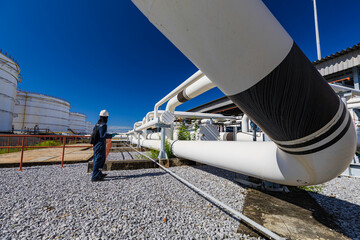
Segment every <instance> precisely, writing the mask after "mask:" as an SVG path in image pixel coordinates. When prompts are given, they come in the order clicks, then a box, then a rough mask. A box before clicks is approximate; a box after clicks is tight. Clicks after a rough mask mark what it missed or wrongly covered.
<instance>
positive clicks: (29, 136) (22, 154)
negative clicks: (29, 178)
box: [0, 134, 111, 171]
mask: <svg viewBox="0 0 360 240" xmlns="http://www.w3.org/2000/svg"><path fill="white" fill-rule="evenodd" d="M0 137H7V138H8V146H0V149H11V148H21V157H20V166H19V169H18V171H22V170H23V168H22V165H23V159H24V151H25V148H31V149H37V148H39V149H42V148H62V149H63V151H62V158H61V166H60V167H64V158H65V149H66V148H84V147H92V146H93V145H76V146H75V145H72V146H68V145H66V142H67V139H78V138H90V136H59V135H24V134H19V135H14V134H4V135H0ZM10 138H18V139H19V140H18V144H19V142H20V138H21V145H17V146H10ZM28 138H33V144H34V143H35V140H34V139H35V138H39V143H38V144H39V146H33V145H28V144H27V140H28ZM42 138H45V140H47V139H51V138H53V140H62V145H59V146H40V144H41V139H42ZM25 140H26V141H25ZM110 148H111V143H110V147H109V151H110ZM8 152H9V150H8ZM107 155H108V153H107ZM107 155H106V156H107Z"/></svg>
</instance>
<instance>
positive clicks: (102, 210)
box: [0, 164, 246, 239]
mask: <svg viewBox="0 0 360 240" xmlns="http://www.w3.org/2000/svg"><path fill="white" fill-rule="evenodd" d="M86 169H87V164H73V165H67V166H66V167H65V168H59V166H57V165H54V166H40V167H28V168H26V169H25V170H24V171H23V172H17V171H16V170H15V169H14V168H8V169H0V174H1V178H0V199H1V202H0V239H145V238H151V239H155V238H156V239H223V238H230V239H239V238H241V237H243V236H242V235H241V234H238V233H236V230H237V227H238V225H239V222H238V220H236V219H234V218H232V217H231V216H229V215H227V214H226V213H225V212H223V211H221V210H220V209H219V208H217V207H215V206H214V205H213V204H211V203H209V202H208V201H206V200H205V199H203V198H202V197H200V196H199V195H197V194H196V193H194V192H193V191H191V190H190V189H188V188H187V187H186V186H184V185H183V184H181V183H180V182H178V181H177V180H176V179H174V178H173V177H171V176H170V175H168V174H166V173H165V172H163V171H162V170H161V169H141V170H122V171H111V172H109V175H108V177H107V181H104V182H91V181H90V177H91V176H90V173H86ZM171 170H173V171H174V172H176V173H177V174H179V175H180V176H182V177H184V178H185V179H187V180H189V181H190V182H192V183H193V184H194V185H196V186H198V187H200V188H201V189H203V190H205V191H207V192H208V193H210V194H212V195H213V196H214V197H216V198H218V199H219V200H221V201H223V202H225V203H227V204H229V205H230V206H231V207H233V208H234V209H237V210H238V211H241V210H242V205H243V202H244V198H245V194H246V190H245V189H244V188H242V187H241V186H239V185H237V184H235V183H233V182H232V181H229V179H232V177H233V175H232V173H230V172H228V171H226V170H220V169H216V168H213V167H209V166H201V167H197V168H193V167H176V168H171ZM245 239H246V238H245Z"/></svg>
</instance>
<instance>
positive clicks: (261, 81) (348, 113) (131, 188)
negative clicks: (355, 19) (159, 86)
mask: <svg viewBox="0 0 360 240" xmlns="http://www.w3.org/2000/svg"><path fill="white" fill-rule="evenodd" d="M132 2H133V3H134V5H135V6H136V7H137V8H138V10H140V12H141V13H142V14H143V15H144V16H145V17H146V18H147V19H148V20H149V21H150V23H151V24H152V25H154V26H155V27H156V28H157V29H158V30H159V31H160V32H161V33H162V34H163V35H164V36H165V37H166V38H167V39H168V40H169V41H170V42H171V43H172V44H173V45H174V46H175V47H177V48H178V49H179V50H180V52H181V53H183V54H184V56H185V57H187V58H188V59H189V60H190V61H191V62H192V63H193V64H194V66H196V68H197V71H196V72H194V73H192V75H190V74H189V76H188V77H187V78H186V79H176V80H177V81H178V82H179V83H180V84H179V85H178V86H177V87H175V88H174V89H173V90H171V91H170V92H168V93H167V94H166V95H165V96H159V95H157V96H156V97H158V99H157V101H156V102H153V104H152V105H151V109H148V111H146V112H143V113H142V115H141V117H140V118H139V119H138V120H137V121H136V122H134V123H133V125H132V126H131V128H130V129H129V130H128V129H126V130H128V131H127V132H125V133H118V134H116V133H113V134H110V132H112V130H113V131H114V132H120V131H121V130H122V128H123V127H121V126H119V127H118V128H119V129H116V128H115V127H108V126H107V125H106V124H107V120H108V117H109V113H108V111H106V110H102V111H101V112H100V120H99V121H98V124H97V125H96V127H94V126H93V124H92V123H91V122H89V121H87V116H86V115H85V114H82V113H78V112H73V111H71V107H72V105H71V103H70V102H68V101H66V100H64V99H61V98H59V97H54V96H49V95H46V94H43V93H34V92H28V91H24V90H21V89H20V88H19V86H18V85H19V83H21V82H22V76H21V74H20V72H21V71H20V66H19V64H18V63H17V62H16V61H15V60H14V59H13V58H12V57H10V56H9V55H7V54H5V53H3V52H0V151H1V154H3V155H2V156H3V158H0V165H1V164H2V165H1V166H0V167H3V168H10V167H14V166H16V167H17V166H19V168H18V169H17V170H18V171H23V167H24V168H26V170H27V168H29V169H30V168H31V167H32V166H39V165H50V164H51V165H55V164H58V165H60V168H59V167H54V166H46V167H45V166H41V167H39V168H31V171H28V173H30V174H23V175H21V173H19V174H16V178H14V179H15V180H16V183H15V184H8V183H6V184H7V185H10V186H11V187H12V188H14V189H16V188H18V189H20V190H21V191H22V193H26V194H28V193H30V197H23V196H22V195H21V194H19V196H21V197H23V199H24V201H26V208H24V207H23V205H21V204H23V202H22V201H17V198H19V197H18V196H17V195H15V194H12V193H13V192H14V191H13V189H10V188H9V187H7V186H3V185H1V184H0V189H5V191H2V193H1V194H3V195H4V196H5V197H4V199H6V200H7V201H4V202H5V203H6V204H8V203H10V205H9V207H7V208H4V209H10V210H11V211H10V210H9V211H4V212H5V213H4V214H3V215H4V219H5V220H4V221H3V222H1V224H0V232H1V231H2V227H3V228H4V229H5V228H8V229H10V230H7V229H5V231H3V233H5V234H7V233H8V232H11V231H12V232H13V233H12V234H14V235H16V234H19V233H20V234H22V233H21V231H19V230H18V227H19V226H18V225H20V224H18V225H17V223H16V221H18V220H19V219H20V220H22V218H24V217H26V215H25V213H26V211H29V210H28V209H31V210H34V209H36V211H42V212H41V214H39V216H37V218H36V220H34V221H35V222H29V223H27V224H30V223H35V224H31V225H34V226H35V227H34V228H32V229H31V231H32V232H33V233H36V236H43V237H44V238H45V237H47V235H46V234H47V233H46V234H42V235H39V233H41V231H42V230H38V229H40V227H39V226H40V225H41V226H42V225H44V224H40V225H39V224H38V223H43V222H45V223H46V224H45V225H44V228H46V231H47V230H48V229H51V228H52V227H53V226H55V227H56V228H59V226H61V227H60V228H64V229H65V230H64V231H63V232H61V234H59V236H60V237H65V238H71V237H72V238H84V237H87V236H90V238H91V237H94V238H95V237H97V236H96V231H97V230H99V228H96V227H97V225H99V226H100V227H102V228H104V229H105V230H106V231H107V232H106V231H105V230H104V232H101V233H100V235H99V239H100V238H101V239H102V238H116V239H132V238H136V239H143V238H144V239H145V238H146V239H152V238H154V239H178V238H179V239H180V238H181V239H182V238H185V239H187V238H189V239H190V238H191V239H192V238H194V239H205V237H203V236H206V237H208V236H211V237H209V238H211V239H225V238H228V236H227V235H221V234H222V232H223V229H229V228H228V227H229V225H230V226H231V225H232V224H234V222H235V223H238V224H240V225H238V226H239V227H238V228H237V230H236V229H235V230H234V229H231V230H227V231H228V232H230V233H231V234H232V235H231V237H229V238H231V239H242V237H243V236H242V235H236V234H239V233H241V234H243V232H242V231H243V230H244V236H245V237H244V239H248V238H247V235H248V234H249V236H252V235H251V234H250V233H249V232H251V231H253V232H254V233H252V234H254V237H255V238H256V239H262V237H264V238H266V239H277V240H282V239H348V238H347V237H350V238H353V239H359V237H360V232H359V226H360V223H359V221H358V220H359V219H358V216H359V214H360V205H359V204H360V200H359V198H358V192H359V189H360V188H359V186H360V184H359V183H360V182H359V180H360V178H359V177H360V161H359V157H360V76H359V75H360V43H359V44H356V45H354V46H349V47H348V48H346V49H344V50H341V51H339V52H336V53H333V54H331V55H329V56H326V57H323V58H321V56H320V51H318V60H316V61H313V62H311V61H310V60H309V59H308V57H307V56H306V55H305V54H304V53H303V52H302V50H301V49H300V47H299V46H298V45H297V43H296V42H295V41H294V40H293V39H292V37H291V36H290V35H289V34H288V32H287V31H286V30H285V29H284V28H283V26H282V25H281V24H280V23H279V22H278V20H277V19H276V18H275V17H274V16H273V14H272V13H271V12H270V10H269V9H268V8H267V7H266V5H265V4H264V3H263V2H262V1H261V0H240V1H216V0H212V1H185V0H184V1H175V0H174V1H168V0H157V1H152V0H132ZM313 3H314V8H315V9H316V0H313ZM315 12H316V10H315ZM143 20H144V19H143ZM315 22H317V15H316V13H315ZM316 28H317V26H316ZM318 40H319V39H318V36H317V43H318V50H320V47H319V42H318ZM214 88H219V90H220V91H221V92H222V93H223V94H224V96H223V97H221V98H218V99H215V100H211V101H209V102H206V103H204V104H202V105H199V106H196V107H193V108H192V109H189V110H187V111H179V109H177V108H178V107H179V106H180V105H182V104H183V103H185V102H187V101H191V100H192V99H194V98H196V97H198V96H199V95H201V94H203V93H206V92H208V91H210V90H211V89H214ZM134 94H135V92H134ZM138 95H139V94H138ZM116 97H117V96H116ZM123 112H125V111H123ZM117 130H119V131H117ZM90 134H91V135H90ZM24 155H25V156H24ZM14 159H15V160H14ZM75 163H76V164H75ZM23 164H24V166H23ZM64 164H66V165H68V164H74V165H72V166H71V167H68V168H67V167H66V166H64ZM85 165H86V166H87V173H85V171H84V170H85ZM41 168H42V169H41ZM151 168H154V170H152V169H151ZM44 169H45V170H46V171H49V172H45V171H44V172H42V171H43V170H44ZM102 171H104V172H105V171H108V172H107V173H106V174H103V173H102ZM110 171H114V172H110ZM116 171H117V172H116ZM163 171H164V172H166V173H167V174H164V172H163ZM3 172H4V176H5V177H8V179H10V180H11V178H12V175H11V174H9V172H10V171H5V170H4V171H3ZM91 172H92V174H91ZM14 175H15V174H14ZM35 175H36V177H35V178H34V177H33V176H35ZM19 176H21V177H19ZM27 177H31V178H30V179H26V178H27ZM57 177H58V179H57ZM84 180H85V181H84ZM87 180H89V182H90V181H91V184H90V183H87V182H86V181H87ZM103 181H104V182H103ZM172 181H174V182H172ZM93 182H94V183H93ZM98 182H103V183H98ZM192 182H193V183H195V184H193V183H192ZM95 184H99V185H97V186H96V187H94V186H95ZM101 184H103V185H101ZM23 186H25V187H26V189H25V190H24V188H23ZM39 186H40V187H39ZM99 186H100V187H99ZM32 187H33V188H32ZM72 188H73V189H72ZM324 188H326V189H324ZM30 189H32V191H31V190H30ZM49 189H50V190H51V191H48V190H49ZM54 189H55V190H54ZM79 189H80V190H81V191H79ZM94 189H95V190H96V189H100V190H99V191H98V190H96V191H95V192H94ZM114 189H116V191H114ZM11 191H13V192H11ZM21 191H20V192H21ZM310 192H311V193H310ZM9 193H11V194H9ZM79 193H80V194H79ZM191 194H193V195H191ZM326 194H327V195H326ZM342 194H343V195H346V196H345V197H343V195H342ZM10 195H11V196H10ZM0 196H1V195H0ZM8 196H9V197H8ZM14 196H15V197H14ZM327 196H328V197H327ZM11 198H14V199H16V203H17V202H20V203H21V204H19V205H16V204H14V203H12V202H11V200H9V199H11ZM54 199H55V200H54ZM309 199H310V200H309ZM319 199H320V200H319ZM89 201H90V202H91V204H89ZM74 203H75V204H74ZM39 204H42V205H43V206H42V205H41V206H40V205H39ZM50 204H51V205H50ZM12 205H13V206H15V207H16V208H15V207H13V206H12ZM329 206H330V207H329ZM94 207H95V208H96V211H93V209H94ZM331 207H332V208H333V209H335V211H329V208H331ZM69 209H71V211H69ZM85 209H86V211H85ZM254 209H255V210H256V211H255V210H254ZM53 210H54V211H53ZM331 210H332V209H331ZM34 211H35V210H34ZM34 211H30V215H29V216H30V217H29V219H30V218H33V213H34ZM8 212H10V213H8ZM23 212H24V213H23ZM98 212H100V213H101V214H102V215H101V219H100V218H99V217H98ZM20 213H21V214H23V215H21V214H20ZM83 213H86V214H83ZM138 213H140V214H138ZM174 213H176V214H174ZM51 214H56V216H55V215H54V217H49V216H52V215H51ZM94 214H95V215H94ZM18 215H19V216H18ZM193 216H195V217H193ZM343 216H346V217H343ZM349 216H350V217H349ZM41 218H42V219H45V220H44V221H43V220H40V219H41ZM137 218H138V219H137ZM51 219H53V220H51ZM194 219H195V221H193V220H194ZM228 219H230V220H231V221H228ZM354 219H355V220H354ZM75 220H76V221H75ZM97 220H100V222H101V224H98V223H99V222H97ZM55 221H56V222H55ZM62 221H63V222H62ZM65 221H66V224H65V223H64V222H65ZM82 221H87V222H86V224H83V222H82ZM7 222H9V224H8V223H7ZM192 222H194V224H193V223H192ZM15 223H16V224H15ZM62 223H64V225H61V224H62ZM114 223H116V225H114ZM213 223H216V224H214V227H212V224H213ZM244 223H245V224H244ZM314 223H315V224H314ZM5 224H8V225H5ZM67 224H68V225H67ZM76 224H79V225H76ZM161 224H162V225H161ZM337 224H338V225H341V228H342V229H340V228H338V226H337ZM24 225H25V231H27V230H26V229H28V228H29V227H28V226H26V224H24ZM82 225H84V227H83V226H82ZM242 225H244V226H242ZM4 226H5V227H4ZM105 226H106V227H105ZM242 227H243V228H242ZM94 229H95V230H94ZM164 229H165V230H166V232H163V233H164V234H160V235H156V234H157V232H161V231H162V230H164ZM199 229H200V230H201V232H200V233H201V234H200V235H199V232H196V231H198V230H199ZM348 229H351V231H349V230H348ZM353 229H355V230H353ZM15 230H16V233H14V232H15ZM62 230H63V229H61V231H62ZM93 230H94V232H91V231H93ZM108 230H109V231H108ZM66 231H68V232H66ZM77 231H79V232H81V231H83V233H84V234H77ZM171 231H173V232H172V233H171ZM192 231H194V232H195V234H193V232H192ZM234 231H236V233H235V232H234ZM44 232H45V230H44ZM188 232H189V233H188ZM209 232H211V234H209ZM345 232H346V234H344V233H345ZM349 232H350V233H349ZM58 233H60V232H59V230H58V229H56V234H52V235H49V236H50V237H48V238H59V237H58V236H57V234H58ZM120 233H124V234H122V235H121V234H120ZM154 233H155V235H154ZM117 234H118V235H117ZM128 234H130V235H128ZM141 234H143V235H141ZM171 234H172V235H171ZM217 234H220V235H217ZM340 235H341V237H339V236H340ZM18 236H20V235H18ZM234 236H235V237H234ZM26 237H28V235H26ZM343 237H344V238H343ZM206 239H207V238H206Z"/></svg>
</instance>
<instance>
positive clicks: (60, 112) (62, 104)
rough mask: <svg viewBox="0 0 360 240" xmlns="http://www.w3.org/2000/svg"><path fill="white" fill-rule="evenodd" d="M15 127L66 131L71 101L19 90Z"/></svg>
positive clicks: (18, 128) (55, 131)
mask: <svg viewBox="0 0 360 240" xmlns="http://www.w3.org/2000/svg"><path fill="white" fill-rule="evenodd" d="M14 112H15V114H16V115H17V116H16V117H14V121H13V124H14V128H15V130H16V131H19V130H30V131H32V130H34V131H35V129H38V130H39V131H40V132H42V131H46V132H48V131H50V132H54V133H57V132H66V131H68V126H69V112H70V103H69V102H67V101H65V100H62V99H59V98H55V97H51V96H47V95H44V94H38V93H31V92H23V91H18V92H17V97H16V103H15V111H14Z"/></svg>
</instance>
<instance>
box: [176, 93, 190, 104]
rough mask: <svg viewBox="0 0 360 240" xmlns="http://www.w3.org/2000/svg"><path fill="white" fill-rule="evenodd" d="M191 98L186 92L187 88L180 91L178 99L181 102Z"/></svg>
mask: <svg viewBox="0 0 360 240" xmlns="http://www.w3.org/2000/svg"><path fill="white" fill-rule="evenodd" d="M190 99H191V98H189V97H188V96H187V95H186V93H185V90H182V91H181V92H179V93H178V95H177V100H178V101H179V102H181V103H184V102H186V101H189V100H190Z"/></svg>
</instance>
